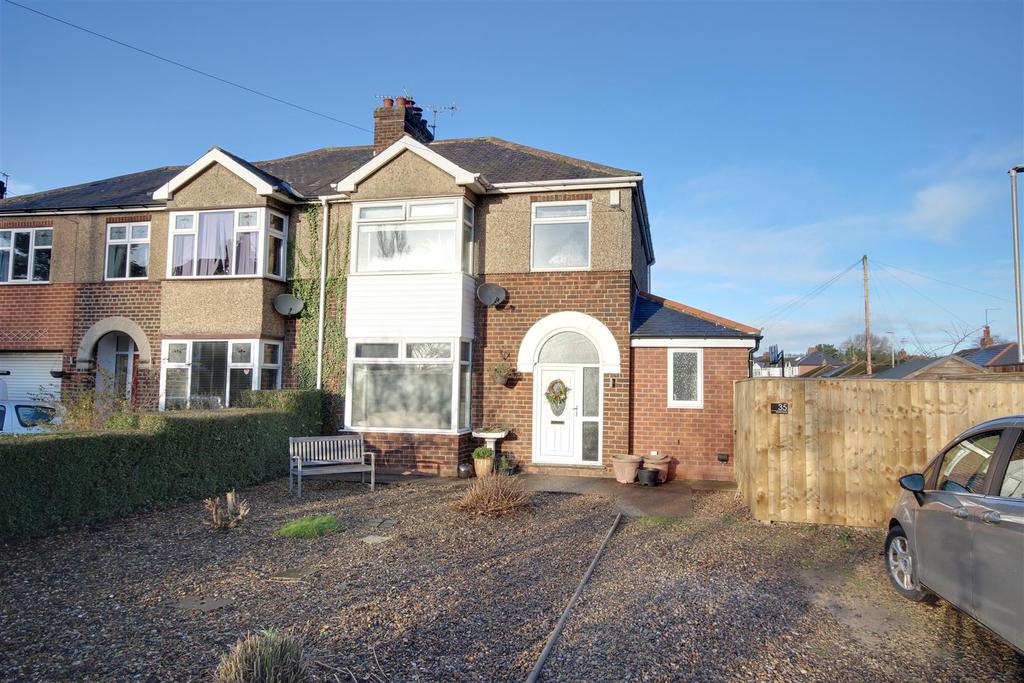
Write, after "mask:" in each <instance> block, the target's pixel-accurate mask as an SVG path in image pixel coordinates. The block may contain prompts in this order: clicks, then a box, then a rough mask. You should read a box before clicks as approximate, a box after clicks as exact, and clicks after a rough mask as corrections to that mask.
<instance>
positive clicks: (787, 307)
mask: <svg viewBox="0 0 1024 683" xmlns="http://www.w3.org/2000/svg"><path fill="white" fill-rule="evenodd" d="M860 263H861V260H860V259H857V260H856V261H854V262H853V263H852V264H850V266H849V267H848V268H846V269H845V270H842V271H840V272H838V273H836V274H835V275H833V276H832V277H830V278H829V279H828V280H825V281H824V282H822V283H821V284H819V285H818V286H817V287H815V288H814V289H812V290H810V291H809V292H807V293H806V294H804V295H803V296H801V297H798V298H797V299H794V300H793V301H790V302H789V303H788V304H783V305H782V306H780V307H778V308H776V309H774V310H773V311H771V312H769V313H768V316H767V317H765V318H763V319H762V320H761V322H760V323H759V324H758V327H760V328H761V329H762V330H763V329H764V328H765V327H767V325H768V323H769V322H773V321H775V320H777V319H779V318H780V317H781V316H783V315H785V314H786V313H788V312H790V311H795V310H797V309H799V308H802V307H803V306H804V304H807V303H809V302H810V301H811V299H813V298H814V297H816V296H818V295H819V294H821V293H822V292H824V291H825V290H826V289H828V288H829V287H831V286H832V285H833V284H835V283H836V282H837V281H838V280H839V279H840V278H841V277H843V276H844V275H846V274H847V273H849V272H850V271H851V270H853V269H854V268H856V267H857V266H859V265H860Z"/></svg>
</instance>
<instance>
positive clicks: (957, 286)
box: [875, 259, 1012, 303]
mask: <svg viewBox="0 0 1024 683" xmlns="http://www.w3.org/2000/svg"><path fill="white" fill-rule="evenodd" d="M875 263H877V264H878V265H880V266H885V267H886V268H891V269H893V270H899V271H902V272H904V273H907V274H908V275H916V276H917V277H923V278H925V279H926V280H932V281H934V282H938V283H941V284H944V285H948V286H950V287H956V288H958V289H962V290H964V291H965V292H971V293H972V294H981V295H982V296H987V297H991V298H993V299H998V300H999V301H1005V302H1007V303H1012V302H1011V301H1010V300H1009V299H1007V298H1005V297H1001V296H999V295H997V294H992V293H991V292H983V291H981V290H980V289H972V288H970V287H965V286H964V285H961V284H958V283H956V282H948V281H946V280H940V279H939V278H937V277H933V276H931V275H925V274H924V273H918V272H917V271H914V270H910V269H908V268H900V267H899V266H894V265H891V264H888V263H882V262H881V261H879V260H877V259H875Z"/></svg>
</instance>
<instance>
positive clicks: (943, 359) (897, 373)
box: [872, 355, 983, 379]
mask: <svg viewBox="0 0 1024 683" xmlns="http://www.w3.org/2000/svg"><path fill="white" fill-rule="evenodd" d="M946 363H953V364H964V365H967V366H969V367H970V368H973V369H975V370H977V371H978V372H982V371H983V368H982V367H981V366H979V365H977V364H976V363H972V362H971V361H969V360H967V359H966V358H963V357H961V356H955V355H954V356H939V357H938V358H914V359H912V360H908V361H905V362H903V363H900V364H899V365H897V366H896V367H894V368H887V369H885V370H882V371H881V372H876V373H874V374H873V375H872V377H873V378H874V379H909V378H911V377H914V376H916V375H919V374H921V373H922V372H924V371H925V370H927V369H929V368H931V367H934V366H936V365H944V364H946Z"/></svg>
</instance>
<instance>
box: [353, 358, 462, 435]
mask: <svg viewBox="0 0 1024 683" xmlns="http://www.w3.org/2000/svg"><path fill="white" fill-rule="evenodd" d="M470 353H471V344H470V343H469V342H468V341H464V340H459V339H451V340H365V341H363V340H357V341H353V342H351V345H350V353H349V368H348V377H349V387H348V396H349V397H350V400H348V401H346V406H345V407H346V410H347V411H348V415H347V419H346V423H347V425H348V426H349V427H350V428H352V429H356V430H369V431H373V430H377V431H413V432H416V431H431V432H435V431H436V432H455V431H459V430H465V429H468V428H469V414H470V372H469V366H470Z"/></svg>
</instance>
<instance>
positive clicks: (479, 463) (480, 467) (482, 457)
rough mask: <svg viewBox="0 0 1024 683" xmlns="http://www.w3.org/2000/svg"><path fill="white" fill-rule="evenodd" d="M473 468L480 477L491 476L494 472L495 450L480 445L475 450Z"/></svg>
mask: <svg viewBox="0 0 1024 683" xmlns="http://www.w3.org/2000/svg"><path fill="white" fill-rule="evenodd" d="M473 469H474V471H475V472H476V476H478V477H489V476H491V474H493V473H494V451H493V450H491V449H490V448H488V447H487V446H478V447H477V448H476V449H475V450H474V451H473Z"/></svg>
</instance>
